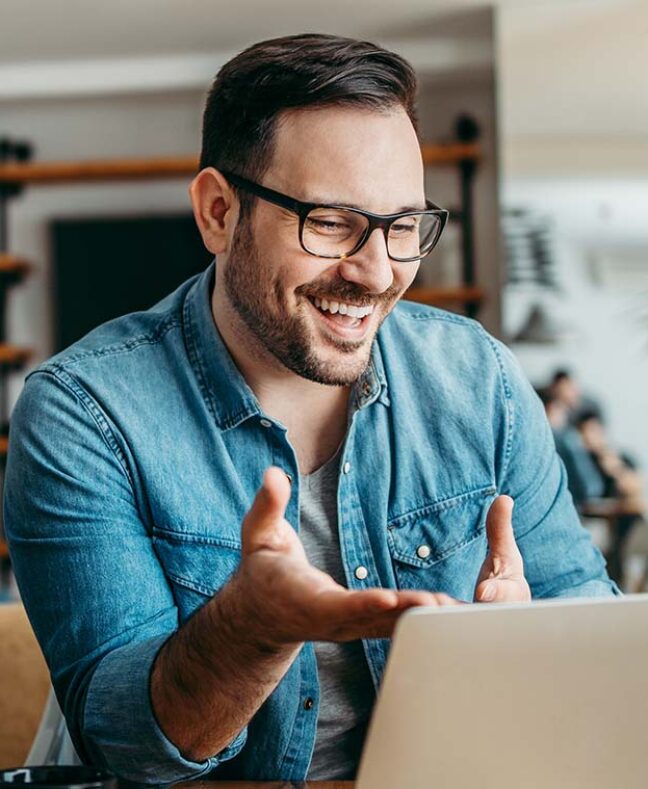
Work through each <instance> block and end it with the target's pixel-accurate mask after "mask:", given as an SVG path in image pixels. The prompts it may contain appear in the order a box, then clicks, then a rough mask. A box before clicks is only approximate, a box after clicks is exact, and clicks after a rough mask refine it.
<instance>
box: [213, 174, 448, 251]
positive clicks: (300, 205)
mask: <svg viewBox="0 0 648 789" xmlns="http://www.w3.org/2000/svg"><path fill="white" fill-rule="evenodd" d="M221 174H222V175H223V176H224V177H225V178H226V179H227V180H228V181H229V182H230V183H231V184H232V185H233V186H236V187H237V188H239V189H243V190H244V191H246V192H249V193H250V194H253V195H255V197H260V198H261V199H262V200H265V201H266V202H268V203H272V204H273V205H276V206H279V207H280V208H285V209H287V210H288V211H291V212H292V213H294V214H296V215H297V216H298V217H299V244H300V246H301V248H302V249H303V250H304V252H306V253H307V254H309V255H312V256H313V257H317V258H324V259H327V260H345V259H346V258H349V257H351V255H355V254H356V252H359V251H360V250H361V249H362V247H363V246H364V245H365V244H366V243H367V241H368V240H369V238H370V236H371V234H372V233H373V231H374V230H376V229H381V230H382V231H383V235H384V236H385V248H386V250H387V256H388V257H389V259H390V260H393V261H395V262H396V263H413V262H414V261H416V260H422V259H423V258H424V257H427V256H428V255H429V254H430V252H432V250H433V249H434V247H435V246H436V245H437V244H438V242H439V239H440V238H441V234H442V233H443V230H444V228H445V226H446V224H447V222H448V217H449V216H450V212H449V211H448V210H447V209H446V208H441V207H440V206H438V205H436V204H435V203H433V202H432V201H431V200H427V199H426V200H425V205H426V208H425V210H424V211H415V210H412V211H399V212H397V213H395V214H374V213H372V212H371V211H364V210H363V209H361V208H353V207H351V206H347V205H329V204H326V203H307V202H304V201H303V200H297V198H295V197H290V196H289V195H286V194H283V193H282V192H277V191H276V190H275V189H270V188H269V187H267V186H263V185H262V184H258V183H256V182H255V181H250V180H248V179H247V178H243V176H241V175H236V173H230V172H226V171H222V173H221ZM315 208H332V209H335V210H342V211H351V212H352V213H354V214H359V215H360V216H363V217H364V218H365V219H366V220H367V221H368V223H369V224H368V225H367V228H366V230H365V232H364V234H363V235H362V236H361V237H360V240H359V241H358V243H357V244H356V245H355V247H353V249H352V250H351V251H350V252H346V253H344V254H342V255H318V254H317V252H313V251H312V250H310V249H307V247H306V245H305V244H304V238H303V236H304V223H305V222H306V217H307V216H308V214H310V212H311V211H312V210H313V209H315ZM418 214H427V215H430V216H436V217H438V218H439V220H440V228H439V232H438V233H437V235H436V239H435V240H434V243H433V244H432V246H431V247H430V248H429V249H428V251H427V252H425V253H424V254H422V255H416V256H414V257H410V258H396V257H394V256H393V255H391V254H390V252H389V235H388V234H389V229H390V228H391V226H392V224H393V223H394V222H396V221H397V220H398V219H403V218H404V217H406V216H416V215H418Z"/></svg>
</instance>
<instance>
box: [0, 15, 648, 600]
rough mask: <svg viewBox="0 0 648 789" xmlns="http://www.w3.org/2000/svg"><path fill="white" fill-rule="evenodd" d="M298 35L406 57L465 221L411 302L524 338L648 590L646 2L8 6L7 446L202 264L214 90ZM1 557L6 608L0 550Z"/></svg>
mask: <svg viewBox="0 0 648 789" xmlns="http://www.w3.org/2000/svg"><path fill="white" fill-rule="evenodd" d="M304 31H313V32H328V33H336V34H341V35H347V36H352V37H362V38H369V39H371V40H374V41H376V42H378V43H381V44H383V45H384V46H387V47H389V48H391V49H394V50H396V51H398V52H400V53H401V54H403V55H404V56H405V57H407V58H408V59H409V60H410V61H411V62H412V63H413V65H414V66H415V68H416V70H417V72H418V74H419V80H420V97H419V113H420V118H421V141H422V146H423V152H424V159H425V162H426V174H427V175H426V179H427V193H428V196H429V197H430V199H432V200H433V201H434V202H436V203H438V204H440V205H442V206H444V207H447V208H449V209H450V210H451V216H452V221H451V223H450V225H449V227H448V230H447V232H446V235H445V237H444V238H443V239H442V242H441V243H440V245H439V247H438V248H437V250H435V253H434V255H433V257H432V259H431V260H430V261H428V263H427V264H426V265H425V266H424V267H422V269H421V273H420V275H419V277H418V279H417V281H416V282H415V286H414V289H413V290H412V292H411V293H410V294H409V296H410V297H411V298H413V299H415V300H419V301H422V302H425V303H429V304H434V305H437V306H441V307H443V308H446V309H454V310H457V311H461V312H464V313H466V314H468V315H471V316H473V317H476V318H477V319H478V320H480V321H482V322H483V323H484V325H485V326H486V328H487V329H488V330H489V331H491V332H493V333H494V334H495V335H496V336H498V337H500V338H502V339H503V340H504V341H506V342H507V343H509V344H510V345H511V347H512V349H513V351H514V353H515V354H516V355H517V357H518V358H519V360H520V363H521V364H522V366H523V368H524V369H525V371H526V373H527V374H528V376H529V377H530V379H531V381H532V382H533V384H534V385H535V386H536V387H537V389H538V392H539V395H540V396H541V398H542V400H543V402H544V403H545V408H546V410H547V415H548V418H549V420H550V422H551V424H552V428H553V430H554V434H555V436H556V444H557V448H558V450H559V452H560V454H561V456H562V457H563V460H564V461H565V465H566V467H567V470H568V474H569V478H570V488H571V489H572V493H573V495H574V499H575V501H576V503H577V505H578V507H579V510H580V512H581V514H582V517H583V521H584V523H585V524H586V526H587V527H588V528H589V529H590V530H591V531H592V534H593V536H594V538H595V539H596V540H597V542H598V543H599V544H600V545H601V547H602V549H603V550H604V552H605V553H606V556H607V557H608V561H609V568H610V572H611V573H612V574H613V575H614V577H615V578H617V579H618V580H619V582H620V583H621V584H622V585H623V587H624V588H625V589H626V590H628V591H641V590H643V589H644V588H645V587H646V582H647V579H648V572H647V567H648V564H647V557H648V538H647V536H646V535H647V533H648V529H647V527H646V525H645V522H644V500H645V496H646V493H647V490H646V469H647V468H648V418H646V415H645V408H644V407H643V403H644V402H645V400H646V397H645V389H646V386H647V384H648V221H646V220H647V218H648V210H647V209H648V95H647V94H646V91H645V88H644V89H641V88H643V86H641V87H640V81H643V80H644V79H645V77H644V75H645V73H646V71H647V70H648V51H647V50H646V46H645V41H646V40H647V35H648V5H647V4H646V3H645V1H643V0H642V1H639V0H628V1H627V2H626V1H625V0H500V1H499V2H495V3H493V4H484V3H475V2H468V1H467V0H466V1H465V2H464V1H463V0H446V1H445V2H444V1H443V0H400V1H399V2H398V3H393V2H388V1H387V0H356V2H354V3H349V2H348V1H347V0H345V2H342V1H341V0H329V2H327V3H326V4H318V3H303V2H302V3H297V2H294V1H291V0H276V1H275V2H272V3H262V2H249V1H247V0H237V2H233V0H191V1H190V2H186V1H185V2H180V0H137V2H135V3H133V2H128V3H126V2H124V1H123V0H113V2H111V3H110V4H107V3H99V2H98V1H94V0H91V1H89V0H83V1H82V0H58V1H57V2H56V3H52V2H50V0H30V2H28V3H26V2H24V0H2V1H1V2H0V422H1V423H2V433H0V456H1V455H2V454H3V453H6V439H7V434H8V429H9V420H10V414H11V409H12V407H13V404H14V402H15V399H16V397H17V395H18V394H19V392H20V389H21V387H22V383H23V381H24V377H25V375H26V374H27V373H28V372H29V370H30V369H32V368H33V367H34V366H35V365H37V364H38V363H39V362H40V361H42V360H43V359H45V358H47V357H48V356H49V355H51V354H52V353H53V352H55V351H56V350H58V349H60V348H62V347H65V346H66V345H68V344H70V343H71V342H73V341H74V340H75V339H77V338H78V337H80V336H82V335H83V334H84V333H86V332H87V331H88V330H89V329H91V328H92V327H93V326H94V325H97V324H98V323H101V322H103V321H105V320H107V319H109V318H111V317H115V316H117V315H119V314H123V313H125V312H128V311H131V310H134V309H142V308H147V307H149V306H151V305H152V304H153V303H155V302H156V301H157V300H158V299H159V298H160V297H162V296H163V295H165V294H166V293H168V292H170V291H171V290H172V289H173V288H174V287H175V286H176V285H177V284H179V283H180V282H182V281H183V280H184V279H186V278H187V277H189V276H191V275H192V274H193V273H195V272H197V271H199V270H201V269H202V268H204V267H205V266H206V265H207V263H208V262H209V256H208V254H207V253H206V252H205V251H204V250H203V249H202V248H201V244H200V241H199V239H198V236H197V232H196V231H195V229H194V227H193V220H192V219H191V215H190V207H189V200H188V196H187V186H188V183H189V181H190V180H191V173H192V172H193V170H194V169H195V164H196V157H197V155H198V151H199V145H200V125H201V111H202V105H203V102H204V99H205V94H206V90H207V89H208V87H209V84H210V82H211V80H212V78H213V76H214V74H215V73H216V71H217V70H218V68H219V67H220V66H221V65H222V64H223V63H224V62H226V61H227V60H228V59H229V58H230V57H231V56H233V55H234V54H235V53H236V52H237V51H239V50H241V49H242V48H244V47H245V46H247V45H249V44H251V43H254V42H255V41H258V40H261V39H263V38H269V37H272V36H277V35H285V34H289V33H297V32H304ZM43 429H47V427H46V426H43ZM0 561H1V562H2V573H1V581H0V595H3V596H4V597H5V598H7V599H11V598H12V597H15V595H16V591H15V587H14V585H13V583H12V578H11V573H10V560H9V558H8V555H7V551H6V546H4V545H3V543H2V542H1V541H0Z"/></svg>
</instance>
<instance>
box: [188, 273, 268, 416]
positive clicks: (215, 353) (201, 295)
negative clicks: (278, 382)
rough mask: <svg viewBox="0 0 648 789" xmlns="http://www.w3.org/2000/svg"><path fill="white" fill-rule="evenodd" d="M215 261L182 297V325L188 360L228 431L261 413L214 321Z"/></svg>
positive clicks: (213, 413) (205, 395)
mask: <svg viewBox="0 0 648 789" xmlns="http://www.w3.org/2000/svg"><path fill="white" fill-rule="evenodd" d="M215 271H216V263H215V261H214V262H213V263H212V264H211V265H210V266H209V268H208V269H206V271H204V272H203V273H202V274H201V275H200V276H199V277H198V279H197V280H196V282H195V283H194V285H193V287H192V288H191V289H190V291H189V293H188V294H187V298H186V299H185V304H184V309H183V325H184V335H185V343H186V346H187V352H188V354H189V359H190V361H191V364H192V366H193V368H194V370H195V373H196V377H197V378H198V381H199V383H200V388H201V391H202V393H203V396H204V397H205V400H206V401H207V406H208V408H209V410H210V411H211V413H212V415H213V417H214V420H215V421H216V424H217V425H218V427H219V428H221V430H229V428H231V427H236V426H237V425H240V424H241V422H244V421H245V420H246V419H249V418H250V417H251V416H255V415H259V414H260V413H261V406H260V405H259V401H258V400H257V399H256V397H255V395H254V392H252V390H251V389H250V387H249V386H248V385H247V383H246V381H245V378H243V376H242V375H241V373H240V371H239V369H238V367H237V366H236V365H235V364H234V361H233V359H232V357H231V355H230V352H229V351H228V350H227V347H226V346H225V343H224V342H223V338H222V337H221V335H220V332H219V331H218V329H217V327H216V324H215V323H214V316H213V314H212V308H211V295H212V291H213V289H214V274H215Z"/></svg>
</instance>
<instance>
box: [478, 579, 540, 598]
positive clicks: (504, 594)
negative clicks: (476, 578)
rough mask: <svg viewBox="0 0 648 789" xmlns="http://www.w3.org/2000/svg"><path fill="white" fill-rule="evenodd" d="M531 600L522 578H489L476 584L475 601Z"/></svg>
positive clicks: (527, 587) (526, 585)
mask: <svg viewBox="0 0 648 789" xmlns="http://www.w3.org/2000/svg"><path fill="white" fill-rule="evenodd" d="M530 600H531V590H530V589H529V585H528V584H527V582H526V581H525V580H524V579H512V578H491V579H489V580H487V581H482V583H480V584H478V585H477V588H476V589H475V602H477V603H525V602H529V601H530Z"/></svg>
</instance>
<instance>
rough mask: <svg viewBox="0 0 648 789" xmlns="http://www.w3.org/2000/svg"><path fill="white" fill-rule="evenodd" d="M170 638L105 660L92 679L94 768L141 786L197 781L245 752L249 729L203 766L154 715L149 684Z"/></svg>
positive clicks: (86, 730)
mask: <svg viewBox="0 0 648 789" xmlns="http://www.w3.org/2000/svg"><path fill="white" fill-rule="evenodd" d="M168 638H169V636H168V634H164V635H162V636H157V637H155V638H152V639H149V640H147V641H144V642H139V643H133V644H126V645H125V646H123V647H120V648H119V649H116V650H114V651H113V652H110V653H109V654H107V655H106V656H105V657H104V658H102V660H101V662H100V663H99V665H98V666H97V668H96V669H95V671H94V674H93V676H92V679H91V680H90V684H89V687H88V691H87V694H86V699H85V708H84V712H83V726H82V732H81V735H82V738H83V745H84V746H85V751H86V753H87V754H88V755H89V756H90V758H91V759H92V761H93V763H95V764H100V765H103V766H105V767H107V768H108V769H109V770H111V771H112V772H114V773H115V774H116V775H118V776H119V777H120V778H124V779H126V780H129V781H133V782H136V783H155V784H166V783H172V782H174V781H181V780H187V779H192V778H197V777H199V776H201V775H204V774H205V773H207V772H209V771H210V770H213V769H214V768H215V767H217V766H218V765H219V764H220V763H221V762H223V761H225V760H227V759H231V758H233V757H234V756H236V755H237V753H239V751H240V750H241V748H242V747H243V746H244V745H245V741H246V739H247V728H245V729H243V731H241V733H240V734H239V735H238V736H237V737H236V738H235V739H234V740H233V741H232V742H231V743H230V744H229V745H228V746H227V747H226V748H224V749H223V750H222V751H220V753H218V754H217V755H215V756H213V757H212V758H210V759H207V760H205V761H203V762H192V761H189V760H188V759H185V758H184V757H183V756H182V754H181V753H180V751H179V750H178V748H177V747H176V746H175V745H174V744H173V743H172V742H171V740H169V739H168V737H167V736H166V735H165V734H164V732H163V731H162V729H161V728H160V726H159V724H158V722H157V720H156V719H155V715H154V714H153V709H152V703H151V696H150V691H149V683H150V676H151V669H152V667H153V663H154V661H155V658H156V656H157V653H158V652H159V651H160V649H161V647H162V645H163V644H164V643H165V642H166V641H167V640H168Z"/></svg>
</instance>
